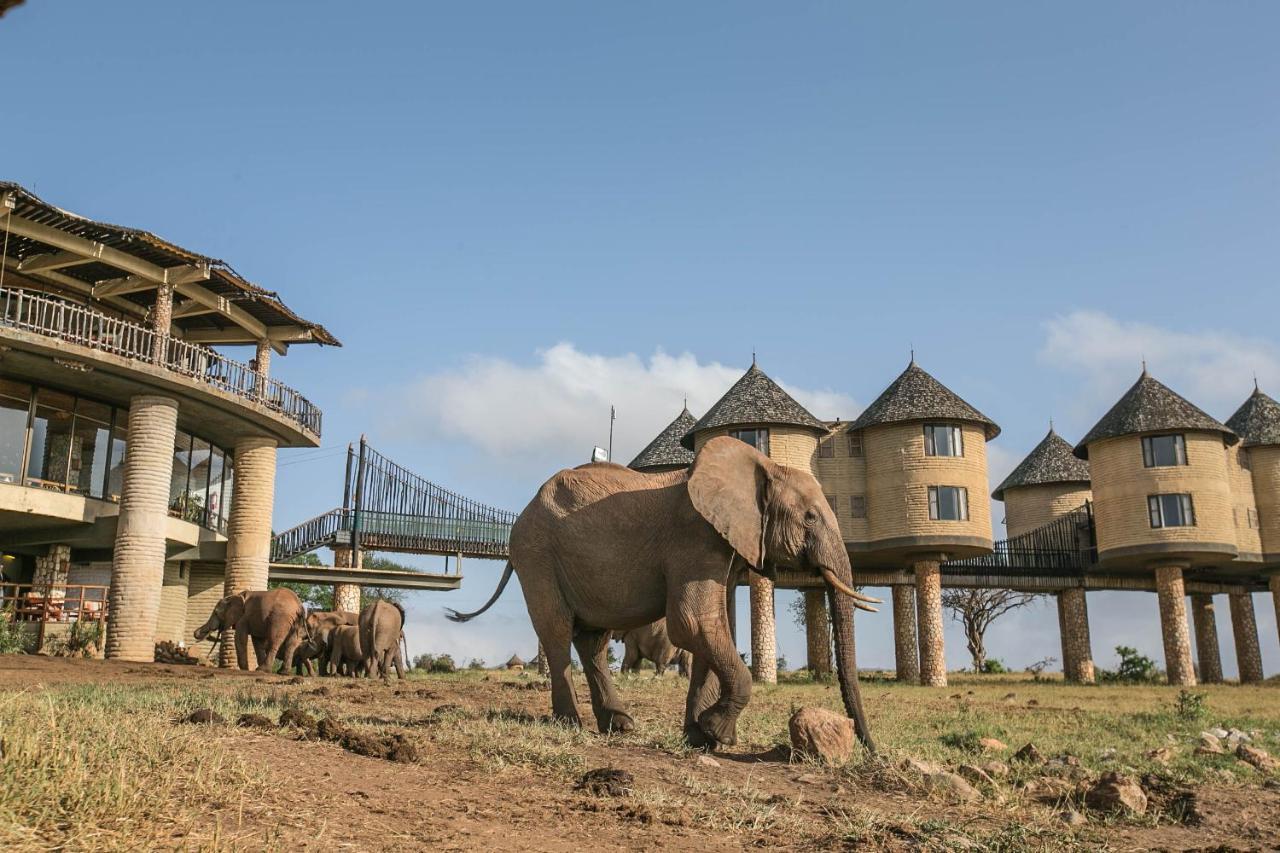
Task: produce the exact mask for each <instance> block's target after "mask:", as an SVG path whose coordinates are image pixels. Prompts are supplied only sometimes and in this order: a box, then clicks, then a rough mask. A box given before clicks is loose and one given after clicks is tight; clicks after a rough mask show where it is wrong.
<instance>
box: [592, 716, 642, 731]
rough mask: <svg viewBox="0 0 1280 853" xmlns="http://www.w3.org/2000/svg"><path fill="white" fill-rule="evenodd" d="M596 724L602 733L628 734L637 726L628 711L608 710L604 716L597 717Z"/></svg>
mask: <svg viewBox="0 0 1280 853" xmlns="http://www.w3.org/2000/svg"><path fill="white" fill-rule="evenodd" d="M596 725H597V727H598V728H599V729H600V734H602V735H607V734H611V733H613V732H617V733H619V734H626V733H627V732H630V731H634V730H635V727H636V723H635V720H633V719H631V715H630V714H628V713H627V712H626V711H606V712H605V713H604V715H603V716H602V717H598V718H596Z"/></svg>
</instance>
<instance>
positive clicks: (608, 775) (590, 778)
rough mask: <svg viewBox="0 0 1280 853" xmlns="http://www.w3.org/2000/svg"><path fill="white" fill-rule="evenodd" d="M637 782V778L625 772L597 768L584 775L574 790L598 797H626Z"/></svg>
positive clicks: (608, 768) (609, 768) (610, 768)
mask: <svg viewBox="0 0 1280 853" xmlns="http://www.w3.org/2000/svg"><path fill="white" fill-rule="evenodd" d="M635 781H636V780H635V777H634V776H632V775H631V774H630V773H628V772H627V771H625V770H615V769H614V768H612V767H597V768H596V769H595V770H588V771H587V772H586V773H584V774H582V778H581V779H579V780H578V784H577V785H574V790H576V791H585V792H586V793H588V794H591V795H592V796H596V797H625V796H627V795H628V794H630V793H631V791H632V789H633V787H634V785H635Z"/></svg>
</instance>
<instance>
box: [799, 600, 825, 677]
mask: <svg viewBox="0 0 1280 853" xmlns="http://www.w3.org/2000/svg"><path fill="white" fill-rule="evenodd" d="M804 633H805V641H806V652H807V654H808V658H809V660H808V666H809V671H810V672H811V673H813V676H814V678H826V677H827V676H829V675H831V613H830V611H828V610H827V592H826V590H824V589H806V590H805V591H804Z"/></svg>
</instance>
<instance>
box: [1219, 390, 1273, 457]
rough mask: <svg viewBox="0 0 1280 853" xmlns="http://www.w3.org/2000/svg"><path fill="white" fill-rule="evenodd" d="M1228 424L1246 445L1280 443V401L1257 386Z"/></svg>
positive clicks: (1229, 419) (1255, 445) (1228, 420)
mask: <svg viewBox="0 0 1280 853" xmlns="http://www.w3.org/2000/svg"><path fill="white" fill-rule="evenodd" d="M1227 426H1228V427H1230V428H1231V431H1232V432H1234V433H1235V434H1236V435H1238V436H1240V439H1241V440H1242V441H1244V446H1245V447H1257V446H1259V445H1266V444H1280V403H1277V402H1276V401H1275V400H1273V399H1271V398H1270V397H1268V396H1267V395H1266V394H1263V393H1262V391H1260V390H1259V389H1258V388H1257V386H1255V387H1254V389H1253V393H1252V394H1250V395H1249V399H1247V400H1245V401H1244V404H1243V405H1241V406H1240V408H1238V409H1236V413H1235V414H1234V415H1232V416H1231V417H1230V418H1228V419H1227Z"/></svg>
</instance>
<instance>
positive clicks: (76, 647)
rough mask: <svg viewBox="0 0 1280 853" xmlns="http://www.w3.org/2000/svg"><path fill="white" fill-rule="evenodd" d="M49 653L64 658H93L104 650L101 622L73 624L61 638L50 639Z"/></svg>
mask: <svg viewBox="0 0 1280 853" xmlns="http://www.w3.org/2000/svg"><path fill="white" fill-rule="evenodd" d="M47 645H48V651H49V652H50V653H51V654H54V655H61V656H64V657H91V656H92V655H93V654H94V653H95V652H96V651H97V650H98V649H100V648H102V623H101V622H72V623H71V627H70V629H69V630H68V631H67V633H66V634H65V635H63V636H61V637H55V638H52V639H50V641H49V643H48V644H47Z"/></svg>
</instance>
